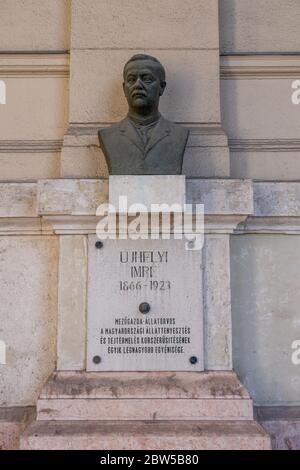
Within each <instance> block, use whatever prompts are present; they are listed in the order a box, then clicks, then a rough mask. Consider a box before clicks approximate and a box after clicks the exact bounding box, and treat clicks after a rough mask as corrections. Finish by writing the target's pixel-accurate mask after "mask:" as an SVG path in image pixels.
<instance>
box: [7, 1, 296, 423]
mask: <svg viewBox="0 0 300 470" xmlns="http://www.w3.org/2000/svg"><path fill="white" fill-rule="evenodd" d="M218 5H219V8H218ZM145 18H147V21H145ZM299 20H300V3H299V1H297V0H284V1H283V0H252V1H251V2H249V1H246V0H220V1H219V2H218V1H217V0H209V1H207V0H203V1H202V0H201V1H199V0H186V1H184V2H183V1H182V0H166V1H160V0H155V1H152V2H151V3H150V4H148V3H145V2H144V1H142V0H128V1H126V2H124V1H121V0H97V1H96V0H73V1H71V0H51V2H49V1H48V0H2V2H1V12H0V80H4V81H5V83H6V89H7V99H6V104H5V105H0V180H1V182H2V183H3V185H0V186H1V188H0V189H1V191H0V192H1V199H0V283H1V290H0V295H1V303H0V340H2V341H5V343H6V346H7V361H8V362H7V366H3V365H1V364H0V406H5V407H7V406H15V405H17V406H26V405H34V404H35V402H36V397H37V394H38V392H39V390H40V388H41V387H42V385H43V382H44V381H45V380H46V379H47V377H48V375H49V374H50V373H51V371H52V370H53V369H54V368H55V367H56V328H57V324H60V322H61V317H60V314H61V312H63V311H64V310H63V309H64V307H63V305H64V302H65V301H66V299H68V298H70V296H69V295H68V293H66V292H64V293H62V291H61V292H58V279H59V275H60V274H61V272H60V273H59V272H58V264H59V259H62V258H63V257H64V256H66V257H67V259H68V262H69V264H68V265H66V270H67V272H69V271H73V269H75V268H76V269H79V268H78V266H76V263H74V260H72V259H70V258H69V256H68V249H69V245H68V241H69V238H68V237H69V235H70V232H68V230H71V229H70V227H68V220H65V223H66V226H65V227H64V230H65V232H64V233H63V235H64V236H65V237H66V238H63V237H61V240H58V238H59V237H60V236H61V235H62V234H61V233H60V232H59V230H58V232H57V233H54V232H53V231H51V230H49V229H48V227H47V224H46V222H45V225H43V223H42V221H41V219H40V217H39V216H38V214H39V212H38V208H37V206H36V205H37V201H38V195H37V192H38V189H37V185H36V184H35V183H34V182H35V181H36V180H41V179H54V178H55V179H57V178H59V177H66V178H72V177H74V178H97V177H105V176H107V168H106V165H105V162H104V158H103V155H102V153H101V150H100V148H99V144H98V140H97V134H96V132H97V129H98V128H99V126H106V125H108V124H109V123H111V122H114V121H117V120H118V119H120V118H121V117H122V115H123V114H124V112H125V109H126V105H125V101H124V98H123V97H122V88H121V78H122V77H121V76H122V64H123V63H124V61H125V60H126V59H128V58H129V57H130V56H131V55H133V54H134V53H135V52H146V53H150V54H153V55H155V56H157V57H158V58H159V59H161V60H162V61H163V63H164V64H165V66H166V71H167V80H168V88H167V91H166V94H165V96H164V97H163V99H162V102H161V104H162V108H161V109H162V112H163V113H164V114H165V115H166V117H168V118H169V119H173V120H175V121H177V122H180V123H181V124H182V125H186V126H189V127H190V128H191V130H192V132H191V135H190V140H189V142H188V147H187V152H186V155H185V162H184V168H185V172H186V174H187V175H188V176H193V177H201V178H207V177H208V178H214V181H217V180H216V179H218V178H227V177H230V178H240V179H244V178H247V179H254V180H257V181H260V182H261V183H254V195H255V207H254V213H253V214H252V217H250V218H249V219H248V220H247V222H246V223H244V224H243V225H242V226H240V227H239V228H238V230H237V231H235V234H234V235H231V243H230V250H231V299H232V306H233V309H232V326H233V333H234V334H233V365H234V368H235V369H236V371H237V372H238V373H239V375H240V377H241V379H242V380H243V381H244V383H245V384H246V386H247V387H248V388H249V390H250V392H251V394H252V396H253V398H254V400H255V403H256V405H258V406H264V407H269V406H271V405H272V406H273V407H275V408H272V410H273V411H274V413H275V412H276V407H278V406H281V407H287V406H288V407H297V406H299V405H300V403H299V397H298V396H297V388H298V389H299V380H300V379H299V377H300V376H299V373H300V370H299V367H300V366H296V365H293V364H292V363H291V353H292V350H291V342H292V341H293V339H300V332H299V312H298V311H297V304H298V303H299V302H298V300H299V299H298V297H299V294H298V290H297V289H298V287H297V286H298V284H299V282H298V281H299V279H300V273H299V261H300V260H298V257H299V256H298V252H299V236H300V230H299V223H298V220H299V216H300V211H299V206H298V201H299V199H300V196H299V188H298V185H297V183H293V181H295V180H299V178H300V164H299V150H300V140H299V128H300V105H299V106H297V105H294V104H293V103H292V100H291V96H292V91H293V89H292V83H293V81H295V80H300V39H299ZM154 23H155V24H156V27H155V29H154V28H153V25H154ZM175 94H176V96H177V98H176V100H174V95H175ZM229 151H230V152H229ZM266 181H272V183H267V182H266ZM26 182H27V183H26ZM19 184H22V191H21V192H19V189H18V188H19V186H18V185H19ZM24 184H25V186H24ZM41 184H43V183H41ZM45 184H46V183H45ZM58 184H62V185H65V187H66V190H65V192H64V194H63V196H62V195H61V193H59V196H57V197H58V198H60V197H63V198H64V201H67V202H64V204H67V205H68V204H69V205H70V207H71V206H72V205H73V204H78V203H79V204H83V206H82V205H81V206H80V207H79V212H80V210H83V209H82V208H83V207H84V205H85V198H83V199H79V200H76V201H73V200H71V199H72V198H70V194H75V193H76V191H78V185H79V186H80V187H81V188H82V185H83V186H84V185H85V183H84V182H83V183H76V182H72V181H69V182H68V183H67V182H66V181H63V182H61V183H58ZM195 184H196V185H197V182H196V183H195ZM203 184H204V183H203ZM207 184H208V185H209V184H210V183H207ZM220 184H221V186H219V189H218V191H219V193H217V194H219V196H218V197H219V198H220V197H221V196H222V195H223V196H224V194H225V193H224V192H222V184H223V183H220ZM260 185H261V186H260ZM270 185H271V186H270ZM203 187H204V186H203ZM209 187H210V186H208V188H209ZM214 188H216V187H215V186H214ZM220 188H221V189H220ZM207 191H208V190H207ZM208 192H209V191H208ZM203 194H204V195H205V194H206V191H204V193H203ZM214 194H215V193H214ZM230 194H231V192H230V191H229V192H226V195H227V196H228V195H230ZM223 196H222V197H223ZM227 196H226V197H227ZM208 200H209V198H208ZM280 201H282V205H280ZM42 202H43V204H45V206H44V207H43V208H42V209H43V210H45V211H47V201H42ZM62 205H63V204H62ZM68 207H69V206H68ZM74 207H75V206H74ZM40 209H41V208H40ZM73 209H74V208H73V206H72V210H73ZM68 210H69V209H68ZM70 210H71V209H70ZM60 215H61V214H60ZM79 216H80V214H79ZM77 222H78V223H79V224H80V223H81V221H80V220H79V219H78V221H77ZM218 223H219V222H218ZM77 229H78V227H77ZM77 235H78V238H77V239H76V240H75V241H74V243H75V245H76V242H77V243H78V244H79V248H78V246H77V248H78V249H80V250H81V252H82V253H84V250H85V247H84V242H83V239H84V238H81V237H82V234H80V233H77ZM208 240H209V245H208V246H207V248H206V253H205V256H207V257H208V256H209V253H210V251H212V252H214V253H218V254H219V255H218V256H219V258H218V259H219V260H220V264H214V266H212V269H211V271H210V272H209V274H208V275H206V278H205V279H206V282H207V284H209V283H210V284H212V283H215V282H217V281H219V283H218V290H217V292H218V295H215V296H213V295H210V294H211V291H210V294H209V295H207V297H206V299H205V302H206V303H207V309H208V310H207V311H209V312H210V316H209V317H207V320H206V321H207V328H208V330H209V331H210V332H211V335H212V336H210V337H208V338H207V340H206V341H207V344H206V347H207V358H206V360H207V364H208V366H209V367H210V368H213V367H217V366H216V364H217V362H218V361H219V362H218V366H219V368H222V367H223V368H228V367H230V366H231V354H230V353H229V352H228V345H229V346H230V339H229V336H226V334H224V335H222V334H221V333H222V331H223V330H222V331H221V330H215V329H214V328H213V325H212V323H213V321H215V319H216V318H218V316H217V313H216V312H217V310H218V308H219V309H221V310H222V318H223V319H224V318H225V320H226V321H225V327H226V328H227V330H228V329H229V328H230V326H231V322H230V318H229V316H228V315H227V313H228V308H229V307H228V303H229V302H230V292H229V277H228V276H227V283H226V295H225V296H224V295H223V297H222V295H221V288H222V286H223V283H222V282H220V276H223V277H224V276H225V277H226V273H227V274H228V271H227V270H226V269H225V268H224V262H225V260H227V257H229V252H228V251H227V247H229V244H228V239H227V238H226V239H225V238H222V236H219V235H215V234H214V235H209V236H208ZM224 247H225V248H226V250H225V252H224V254H223V257H222V253H223V249H224ZM79 284H80V282H79ZM227 284H228V285H227ZM66 286H67V289H71V288H70V286H69V287H68V282H66ZM227 287H228V289H227ZM77 290H78V289H77ZM71 300H72V299H70V302H71ZM84 301H85V299H84V295H82V297H81V302H82V303H84ZM80 305H81V304H80ZM76 307H77V308H78V310H77V311H76V314H78V318H79V319H80V321H81V322H82V324H84V321H85V319H84V317H83V315H82V311H81V310H80V308H79V307H78V305H76ZM74 308H75V307H74ZM209 309H210V310H209ZM69 314H70V315H71V313H70V312H69ZM70 318H71V317H70ZM219 318H220V317H219ZM223 326H224V325H223ZM226 328H225V329H226ZM227 330H226V331H227ZM226 331H225V333H226ZM249 332H250V334H249ZM65 334H66V336H60V337H59V338H58V342H59V344H58V348H61V346H62V345H63V343H64V341H65V338H67V340H69V339H68V338H69V336H70V335H71V345H72V347H73V350H72V349H70V351H71V355H69V356H68V355H65V356H61V357H62V361H63V364H69V366H68V367H70V368H73V369H74V368H78V367H83V365H82V364H83V362H84V359H83V357H82V355H80V354H78V356H77V355H76V354H77V353H78V351H76V348H74V343H72V341H73V339H74V338H73V337H72V329H70V330H67V329H65ZM219 334H221V339H220V340H218V347H217V348H215V347H214V343H213V342H211V343H210V341H211V338H213V339H214V338H217V337H218V335H219ZM214 335H215V336H214ZM83 341H84V339H83V338H82V337H80V342H81V344H82V343H83ZM215 344H216V343H215ZM224 350H226V354H225V355H223V359H222V357H221V356H222V351H224ZM220 358H221V359H220ZM78 364H79V365H78ZM273 411H272V412H273ZM282 413H283V412H282V411H281V416H284V414H282ZM293 416H294V415H293ZM268 419H269V420H270V416H269V418H268ZM272 426H273V424H272ZM272 429H273V428H272Z"/></svg>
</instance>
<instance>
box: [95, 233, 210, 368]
mask: <svg viewBox="0 0 300 470" xmlns="http://www.w3.org/2000/svg"><path fill="white" fill-rule="evenodd" d="M97 240H98V239H97V238H96V237H95V236H93V235H90V236H89V242H88V328H87V370H88V371H195V370H196V371H197V370H198V371H199V370H203V308H202V266H201V258H202V253H201V251H196V250H195V251H190V250H186V248H185V240H137V241H134V240H104V241H103V247H102V248H101V249H97V248H96V247H95V242H96V241H97ZM142 302H147V303H149V304H150V312H149V313H146V314H145V313H144V314H143V313H141V312H140V311H139V305H140V304H141V303H142ZM95 356H99V358H100V362H99V363H98V364H96V363H95V362H94V361H93V358H94V357H95ZM191 357H196V358H197V362H196V363H194V364H192V363H191V362H190V358H191ZM99 358H98V361H99Z"/></svg>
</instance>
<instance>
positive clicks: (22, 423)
mask: <svg viewBox="0 0 300 470" xmlns="http://www.w3.org/2000/svg"><path fill="white" fill-rule="evenodd" d="M34 417H35V409H34V408H32V407H14V408H2V409H1V408H0V450H14V449H18V448H19V444H20V434H21V433H22V432H23V431H24V429H25V428H26V426H27V425H28V423H30V421H33V419H34Z"/></svg>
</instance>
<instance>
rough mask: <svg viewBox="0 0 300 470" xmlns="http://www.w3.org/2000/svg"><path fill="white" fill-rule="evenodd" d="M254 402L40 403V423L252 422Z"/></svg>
mask: <svg viewBox="0 0 300 470" xmlns="http://www.w3.org/2000/svg"><path fill="white" fill-rule="evenodd" d="M252 418H253V407H252V402H251V400H234V399H232V400H224V399H219V398H215V399H210V400H209V399H196V400H193V399H174V398H173V399H168V398H167V399H152V400H150V399H102V400H101V399H69V400H68V399H57V400H53V399H52V400H39V401H38V404H37V419H38V420H169V419H172V420H199V419H200V420H202V419H209V420H217V419H220V420H224V419H225V420H226V419H227V420H228V419H236V420H238V419H241V420H242V419H248V420H249V419H252Z"/></svg>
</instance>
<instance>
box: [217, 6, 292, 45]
mask: <svg viewBox="0 0 300 470" xmlns="http://www.w3.org/2000/svg"><path fill="white" fill-rule="evenodd" d="M219 4H220V36H221V47H220V49H221V53H222V54H223V53H226V54H232V53H245V52H252V53H262V52H275V53H280V52H296V53H299V51H300V37H299V23H300V2H299V1H298V0H250V1H249V0H220V2H219Z"/></svg>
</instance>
